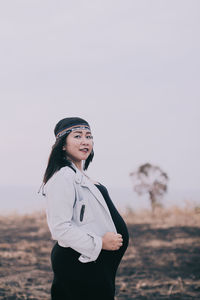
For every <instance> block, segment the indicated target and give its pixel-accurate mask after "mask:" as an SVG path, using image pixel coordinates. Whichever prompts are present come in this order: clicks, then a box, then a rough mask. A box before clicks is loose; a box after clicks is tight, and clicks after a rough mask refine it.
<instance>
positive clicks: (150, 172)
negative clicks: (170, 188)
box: [130, 163, 169, 211]
mask: <svg viewBox="0 0 200 300" xmlns="http://www.w3.org/2000/svg"><path fill="white" fill-rule="evenodd" d="M130 177H131V180H132V182H133V189H134V191H135V192H136V193H137V194H138V195H142V194H145V193H148V194H149V199H150V201H151V208H152V211H154V209H155V207H156V206H157V205H159V203H160V199H161V198H162V197H163V195H164V194H165V193H166V192H167V183H168V180H169V177H168V175H167V174H166V173H165V172H163V171H162V170H161V168H159V167H158V166H153V165H151V164H150V163H146V164H144V165H142V166H140V167H139V168H138V170H137V171H135V172H131V173H130Z"/></svg>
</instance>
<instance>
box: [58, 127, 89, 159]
mask: <svg viewBox="0 0 200 300" xmlns="http://www.w3.org/2000/svg"><path fill="white" fill-rule="evenodd" d="M92 148H93V137H92V134H91V131H89V130H86V129H80V130H79V129H77V130H75V131H72V132H70V134H69V135H68V136H67V138H66V144H65V146H64V147H63V150H65V151H66V152H67V158H69V159H70V160H71V161H72V162H75V163H76V162H80V161H82V160H86V159H87V158H88V156H89V155H90V153H91V151H92Z"/></svg>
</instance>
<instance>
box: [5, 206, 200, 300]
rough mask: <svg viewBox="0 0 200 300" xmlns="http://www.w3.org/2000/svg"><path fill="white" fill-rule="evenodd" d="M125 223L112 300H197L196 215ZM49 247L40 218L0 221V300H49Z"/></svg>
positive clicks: (165, 214) (199, 253) (162, 214)
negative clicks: (127, 237)
mask: <svg viewBox="0 0 200 300" xmlns="http://www.w3.org/2000/svg"><path fill="white" fill-rule="evenodd" d="M124 218H125V220H126V222H127V224H128V229H129V234H130V243H129V247H128V250H127V252H126V254H125V256H124V257H123V260H122V262H121V264H120V267H119V269H118V272H117V277H116V300H125V299H126V300H130V299H138V300H142V299H151V300H154V299H155V300H157V299H158V300H161V299H173V300H175V299H182V300H189V299H200V213H199V211H195V210H193V211H189V210H187V209H185V210H180V209H177V208H174V209H171V210H168V211H166V210H160V211H157V212H156V213H155V214H154V215H152V214H151V213H150V212H145V211H143V212H141V213H137V214H134V213H133V212H129V213H128V214H127V215H126V216H124ZM53 244H54V241H52V240H51V238H50V234H49V231H48V228H47V225H46V217H45V215H44V214H42V213H37V214H36V213H34V214H32V215H27V216H17V215H12V216H7V217H4V216H2V217H0V299H7V300H18V299H20V300H23V299H26V300H29V299H32V300H48V299H50V286H51V281H52V272H51V267H50V251H51V248H52V246H53ZM94 300H95V299H94ZM102 300H103V299H102Z"/></svg>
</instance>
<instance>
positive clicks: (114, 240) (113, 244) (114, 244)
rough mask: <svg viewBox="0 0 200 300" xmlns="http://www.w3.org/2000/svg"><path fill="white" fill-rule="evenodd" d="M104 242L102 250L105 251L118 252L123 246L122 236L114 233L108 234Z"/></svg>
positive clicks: (103, 238) (105, 235)
mask: <svg viewBox="0 0 200 300" xmlns="http://www.w3.org/2000/svg"><path fill="white" fill-rule="evenodd" d="M102 241H103V244H102V249H104V250H118V249H119V248H120V247H121V246H122V245H123V239H122V235H121V234H119V233H114V232H106V233H105V234H104V236H103V237H102Z"/></svg>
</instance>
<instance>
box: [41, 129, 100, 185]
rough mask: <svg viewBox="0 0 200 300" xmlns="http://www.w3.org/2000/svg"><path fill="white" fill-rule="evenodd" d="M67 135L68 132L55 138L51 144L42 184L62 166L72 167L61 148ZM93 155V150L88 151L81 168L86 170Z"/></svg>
mask: <svg viewBox="0 0 200 300" xmlns="http://www.w3.org/2000/svg"><path fill="white" fill-rule="evenodd" d="M68 135H69V133H67V134H65V135H64V136H62V137H60V138H58V139H57V140H56V142H55V144H54V145H53V146H52V150H51V153H50V155H49V160H48V164H47V168H46V171H45V173H44V177H43V184H46V183H47V181H48V180H49V179H50V178H51V177H52V176H53V174H54V173H56V172H57V171H59V170H60V169H61V168H62V167H65V166H68V167H71V168H72V169H73V166H72V163H71V161H70V160H68V159H67V158H66V156H67V153H66V151H65V150H63V146H64V145H65V143H66V138H67V136H68ZM93 157H94V151H93V150H92V152H91V153H90V155H89V156H88V158H87V159H86V160H85V163H84V166H83V170H87V168H88V166H89V164H90V162H91V161H92V159H93ZM74 171H75V169H74ZM75 172H76V171H75Z"/></svg>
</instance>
